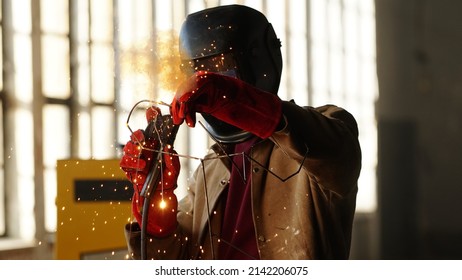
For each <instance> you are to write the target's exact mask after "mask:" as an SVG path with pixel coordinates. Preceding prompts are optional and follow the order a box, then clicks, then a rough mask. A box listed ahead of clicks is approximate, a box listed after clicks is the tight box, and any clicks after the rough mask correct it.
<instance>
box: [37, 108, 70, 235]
mask: <svg viewBox="0 0 462 280" xmlns="http://www.w3.org/2000/svg"><path fill="white" fill-rule="evenodd" d="M69 123H70V121H69V109H68V108H67V107H66V106H62V105H45V107H44V109H43V161H44V165H45V173H44V181H45V182H44V184H45V188H44V191H45V228H46V229H47V230H48V231H51V232H52V231H55V230H56V205H55V198H56V188H57V185H56V169H55V168H56V161H57V160H59V159H66V158H69V156H70V154H69V151H70V138H69V135H70V127H69Z"/></svg>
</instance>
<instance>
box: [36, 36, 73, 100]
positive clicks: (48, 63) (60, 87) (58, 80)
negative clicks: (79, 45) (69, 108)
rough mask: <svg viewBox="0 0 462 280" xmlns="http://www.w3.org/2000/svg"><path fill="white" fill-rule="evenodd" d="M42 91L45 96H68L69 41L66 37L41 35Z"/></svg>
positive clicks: (64, 97) (62, 97) (63, 97)
mask: <svg viewBox="0 0 462 280" xmlns="http://www.w3.org/2000/svg"><path fill="white" fill-rule="evenodd" d="M42 39H43V41H42V44H43V47H42V55H43V63H42V74H43V83H42V86H43V93H44V95H45V96H47V97H54V98H61V99H66V98H68V97H69V96H70V81H69V79H70V73H69V42H68V40H67V39H66V37H56V36H47V35H44V36H43V37H42Z"/></svg>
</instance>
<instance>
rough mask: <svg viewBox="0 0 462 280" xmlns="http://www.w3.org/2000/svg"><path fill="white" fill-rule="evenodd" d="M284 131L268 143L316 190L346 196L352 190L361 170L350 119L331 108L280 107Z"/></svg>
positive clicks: (354, 128)
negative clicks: (306, 175) (294, 164)
mask: <svg viewBox="0 0 462 280" xmlns="http://www.w3.org/2000/svg"><path fill="white" fill-rule="evenodd" d="M282 108H283V109H282V110H283V118H284V120H285V124H284V127H283V128H282V129H281V130H279V131H277V132H275V133H273V135H272V136H271V139H272V141H273V142H274V143H275V144H276V145H277V146H278V147H280V148H281V149H283V150H284V152H285V153H287V154H288V155H289V156H290V157H291V158H293V159H295V160H297V161H299V162H300V163H303V168H304V169H306V170H307V172H308V173H309V174H310V176H312V178H314V180H316V181H317V182H318V183H319V185H320V186H322V187H323V188H326V189H328V190H330V191H333V192H335V193H337V194H339V195H342V196H344V195H347V194H348V193H349V192H350V191H351V188H352V187H354V186H356V182H357V180H358V177H359V172H360V169H361V150H360V145H359V141H358V127H357V123H356V120H355V119H354V117H353V116H352V115H351V114H350V113H349V112H347V111H346V110H344V109H342V108H340V107H337V106H335V105H325V106H322V107H318V108H313V107H301V106H298V105H296V104H295V103H294V102H288V101H284V102H283V105H282Z"/></svg>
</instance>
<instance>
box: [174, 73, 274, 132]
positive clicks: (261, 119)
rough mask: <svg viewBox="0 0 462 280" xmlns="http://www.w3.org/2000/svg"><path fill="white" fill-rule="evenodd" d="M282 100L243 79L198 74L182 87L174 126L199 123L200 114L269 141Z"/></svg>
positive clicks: (212, 74) (176, 99) (175, 100)
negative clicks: (184, 121)
mask: <svg viewBox="0 0 462 280" xmlns="http://www.w3.org/2000/svg"><path fill="white" fill-rule="evenodd" d="M281 107H282V102H281V99H280V98H279V97H278V96H277V95H275V94H272V93H269V92H265V91H262V90H260V89H257V88H255V87H253V86H251V85H249V84H247V83H245V82H243V81H241V80H239V79H236V78H233V77H228V76H224V75H220V74H217V73H211V72H204V71H198V72H197V73H195V75H193V76H192V77H191V78H189V79H188V80H187V81H185V82H184V83H183V84H181V85H180V87H179V88H178V90H177V92H176V95H175V98H174V99H173V102H172V106H171V109H170V110H171V114H172V117H173V123H174V124H176V125H179V124H181V123H182V122H183V120H186V123H187V124H188V126H190V127H194V125H195V123H196V116H195V114H196V112H198V113H205V114H210V115H212V116H214V117H215V118H217V119H219V120H221V121H224V122H226V123H228V124H231V125H234V126H235V127H238V128H240V129H243V130H245V131H248V132H251V133H253V134H255V135H257V136H259V137H261V138H268V137H269V136H271V134H273V132H274V131H275V130H276V128H277V126H278V124H279V122H280V120H281V114H282V109H281Z"/></svg>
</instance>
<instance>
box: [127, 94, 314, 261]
mask: <svg viewBox="0 0 462 280" xmlns="http://www.w3.org/2000/svg"><path fill="white" fill-rule="evenodd" d="M142 103H149V104H151V105H160V106H168V107H170V105H169V104H167V103H165V102H162V101H152V100H141V101H139V102H137V103H136V104H135V105H134V106H133V107H132V109H131V110H130V112H129V114H128V117H127V122H126V125H127V127H128V129H129V131H130V132H131V133H132V134H133V132H134V131H133V129H132V128H131V127H130V118H131V117H132V114H133V112H134V111H135V109H136V108H137V107H138V106H140V104H142ZM163 117H164V118H163V120H162V121H163V123H158V125H153V126H151V127H150V124H148V127H146V130H152V133H153V135H155V136H156V137H157V138H158V139H159V142H160V147H159V149H151V148H149V147H145V145H144V143H143V142H142V141H140V140H141V139H135V141H136V142H137V144H138V145H139V146H140V148H141V149H147V150H151V151H153V152H155V153H157V158H156V163H158V164H159V165H158V166H160V167H159V168H157V167H155V169H156V170H158V171H157V172H158V173H159V174H152V175H151V178H150V180H151V181H152V180H153V179H156V178H154V177H160V178H158V179H159V180H161V181H162V180H163V178H162V173H163V172H162V166H163V157H162V155H163V154H168V155H170V156H177V157H181V158H187V159H193V160H198V161H200V168H202V174H203V180H204V185H203V190H204V195H205V201H204V204H205V206H206V209H207V212H208V213H211V209H210V205H209V197H208V191H207V179H206V174H205V164H204V162H205V161H206V160H207V161H209V160H219V159H221V158H224V157H226V158H228V159H232V157H234V156H242V161H243V162H242V163H243V168H242V169H243V170H245V159H248V160H249V161H251V162H253V163H254V164H256V165H258V166H260V167H261V168H262V169H263V170H265V171H266V172H268V174H271V175H272V176H274V177H276V178H277V179H278V180H280V181H282V182H285V181H287V180H289V179H290V178H292V177H294V176H296V175H297V174H298V173H299V172H300V171H301V170H302V168H303V164H304V162H305V160H306V158H307V157H308V148H307V147H306V152H305V154H304V156H303V158H302V160H301V161H300V165H299V167H298V168H297V170H295V171H294V172H293V173H291V174H289V175H288V176H285V177H282V176H280V175H279V174H277V173H276V172H274V171H272V170H270V168H268V167H266V166H265V165H264V164H262V163H260V162H258V161H257V160H255V159H254V158H252V157H251V156H250V155H248V154H246V153H233V154H229V153H227V152H226V149H225V148H224V146H223V144H222V143H221V142H220V141H219V140H217V139H216V138H215V137H214V136H213V135H212V134H211V133H210V131H208V129H207V128H206V126H204V125H203V124H202V122H200V121H199V122H198V123H199V124H200V125H201V127H202V128H203V129H204V130H205V131H206V133H207V134H208V135H209V136H210V137H211V138H212V140H213V141H214V142H215V143H216V144H217V145H218V146H219V147H220V149H221V150H222V152H223V155H218V154H217V155H216V156H214V157H208V158H207V159H204V158H199V157H194V156H191V155H185V154H173V153H169V152H166V151H165V150H164V147H165V145H173V144H174V143H173V142H174V139H175V135H176V133H177V131H178V126H175V127H172V126H171V116H169V115H166V116H163ZM162 124H164V125H162ZM165 124H167V125H165ZM164 129H165V130H167V131H165V130H164ZM172 134H173V135H172ZM172 136H173V137H172ZM169 137H170V138H169ZM167 142H170V143H167ZM140 155H141V154H140ZM287 157H289V156H288V155H287ZM291 160H293V159H291ZM230 162H231V163H232V164H233V165H234V167H236V168H237V166H236V163H235V162H234V161H233V160H230ZM237 170H238V173H239V174H240V176H241V178H242V179H243V181H244V182H246V180H247V178H246V175H245V172H243V171H242V170H240V169H237ZM151 173H153V172H150V174H151ZM153 185H156V186H157V184H153V183H152V182H148V183H146V184H145V185H144V186H143V189H142V190H141V192H140V193H139V195H140V196H143V197H145V198H146V199H145V200H144V202H145V203H144V205H143V212H142V219H143V220H142V221H141V222H142V224H141V259H146V258H147V243H146V239H147V235H146V225H147V220H148V211H147V209H148V208H149V198H150V195H151V194H152V193H153V191H154V189H152V187H153ZM160 185H161V186H163V184H160ZM138 222H140V221H138ZM207 226H208V231H209V242H210V248H211V256H212V259H215V255H214V251H215V249H214V246H215V245H214V242H213V241H214V238H215V239H217V240H219V242H223V243H224V244H227V245H228V246H230V247H231V248H233V249H235V250H238V251H239V252H241V253H243V254H245V255H247V256H249V257H251V256H250V255H249V254H247V253H246V252H245V251H244V250H242V249H241V248H237V247H236V246H234V245H233V244H231V243H230V242H228V241H227V240H223V239H222V238H221V237H220V236H219V235H217V234H216V233H213V231H212V227H211V221H210V214H208V215H207Z"/></svg>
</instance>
